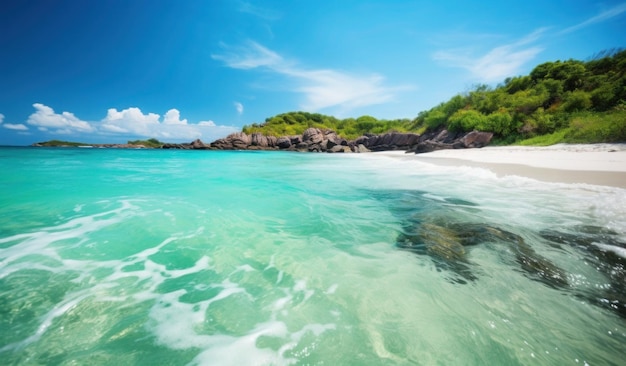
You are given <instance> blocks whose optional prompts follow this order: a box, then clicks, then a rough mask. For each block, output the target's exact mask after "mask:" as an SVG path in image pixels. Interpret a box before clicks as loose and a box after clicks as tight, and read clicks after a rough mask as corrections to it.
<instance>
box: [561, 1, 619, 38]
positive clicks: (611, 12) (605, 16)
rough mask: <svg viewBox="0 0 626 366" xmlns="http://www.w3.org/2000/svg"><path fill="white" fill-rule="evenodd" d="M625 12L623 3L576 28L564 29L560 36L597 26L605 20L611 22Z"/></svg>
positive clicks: (579, 24)
mask: <svg viewBox="0 0 626 366" xmlns="http://www.w3.org/2000/svg"><path fill="white" fill-rule="evenodd" d="M624 12H626V3H622V4H620V5H617V6H614V7H613V8H611V9H609V10H606V11H603V12H602V13H600V14H598V15H596V16H593V17H591V18H589V19H587V20H585V21H583V22H581V23H578V24H576V25H574V26H571V27H569V28H565V29H563V30H562V31H561V32H559V33H560V34H566V33H571V32H575V31H577V30H579V29H581V28H585V27H588V26H590V25H593V24H596V23H600V22H603V21H605V20H609V19H611V18H614V17H616V16H619V15H621V14H623V13H624Z"/></svg>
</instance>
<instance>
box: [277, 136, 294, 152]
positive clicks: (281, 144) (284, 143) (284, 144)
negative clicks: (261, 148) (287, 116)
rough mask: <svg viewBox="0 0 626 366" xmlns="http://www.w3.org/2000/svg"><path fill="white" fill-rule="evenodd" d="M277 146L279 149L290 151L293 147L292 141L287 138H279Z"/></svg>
mask: <svg viewBox="0 0 626 366" xmlns="http://www.w3.org/2000/svg"><path fill="white" fill-rule="evenodd" d="M276 146H278V148H279V149H288V148H290V147H291V139H290V138H289V137H287V136H283V137H279V138H278V139H277V140H276Z"/></svg>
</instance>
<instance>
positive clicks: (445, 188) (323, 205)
mask: <svg viewBox="0 0 626 366" xmlns="http://www.w3.org/2000/svg"><path fill="white" fill-rule="evenodd" d="M0 172H1V173H0V202H1V203H2V204H1V205H0V360H1V362H0V363H2V364H6V365H17V364H19V365H44V364H45V365H87V364H88V365H99V364H101V365H108V364H118V365H132V364H138V365H185V364H191V365H289V364H295V365H321V364H326V365H381V364H385V365H415V364H417V365H453V364H458V365H484V364H492V365H496V364H500V365H531V364H533V365H534V364H540V365H548V364H551V365H564V364H571V365H577V364H580V365H584V364H589V365H601V364H602V365H607V364H615V365H617V364H620V363H622V362H623V357H624V349H626V348H625V346H626V316H625V315H624V307H623V306H624V304H623V300H624V298H626V290H625V289H624V286H625V285H624V265H625V264H626V259H624V257H625V256H626V254H625V252H626V249H624V244H623V243H625V242H626V219H625V218H626V190H621V189H617V188H609V187H599V186H589V185H566V184H552V183H541V182H537V181H533V180H530V179H525V178H518V177H503V178H498V177H496V176H495V175H493V174H492V173H490V172H488V171H485V170H481V169H475V168H466V167H462V168H458V167H457V168H453V167H438V166H434V165H429V164H424V163H420V162H417V161H414V160H407V159H401V158H393V157H385V156H380V155H375V154H346V155H340V154H333V155H328V154H297V153H293V154H292V153H284V152H215V151H171V150H166V151H160V150H99V149H45V148H37V149H35V148H0ZM459 243H461V244H462V245H461V244H459ZM463 245H464V246H463ZM442 248H443V249H442Z"/></svg>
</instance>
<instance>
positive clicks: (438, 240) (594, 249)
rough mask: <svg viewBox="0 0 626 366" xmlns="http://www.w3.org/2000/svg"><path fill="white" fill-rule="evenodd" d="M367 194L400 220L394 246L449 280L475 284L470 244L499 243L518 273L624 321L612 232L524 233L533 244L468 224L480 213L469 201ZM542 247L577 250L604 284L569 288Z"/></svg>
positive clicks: (619, 245)
mask: <svg viewBox="0 0 626 366" xmlns="http://www.w3.org/2000/svg"><path fill="white" fill-rule="evenodd" d="M370 194H371V196H373V197H375V198H377V199H379V200H382V201H384V202H385V205H386V206H387V207H388V208H389V210H390V211H391V212H392V213H393V214H394V215H395V216H397V217H398V218H399V219H400V220H401V224H402V230H401V232H400V233H398V235H397V238H396V246H397V247H398V248H400V249H402V250H408V251H411V252H413V253H415V254H418V255H422V256H428V257H430V258H431V259H432V260H433V262H434V263H435V266H436V267H437V268H438V269H440V270H444V271H446V272H447V273H448V276H449V278H450V280H451V281H452V282H455V283H467V282H469V281H476V280H479V277H480V273H481V271H480V267H479V266H478V265H477V264H476V263H474V262H473V261H472V249H471V248H472V247H473V246H478V245H484V244H489V245H501V246H502V248H506V250H503V251H502V252H501V253H502V254H504V256H503V257H502V258H503V259H504V260H505V261H510V262H511V264H512V266H513V267H512V270H516V267H517V268H519V270H517V271H519V272H521V273H523V274H524V275H525V276H526V277H528V278H530V279H532V280H534V281H537V282H541V283H542V284H545V285H547V286H549V287H551V288H554V289H558V290H560V291H567V292H569V293H571V294H572V295H573V296H575V297H578V298H580V299H582V300H584V301H588V302H589V303H592V304H595V305H597V306H599V307H602V308H605V309H608V310H611V311H613V312H616V313H617V314H618V315H619V316H621V317H623V318H626V243H625V242H624V241H623V238H622V237H620V235H619V234H617V233H616V232H614V231H611V230H608V229H606V228H602V227H595V226H578V227H570V228H567V229H565V230H563V229H562V230H556V229H553V230H542V231H540V232H537V233H525V236H527V237H528V236H531V237H534V238H536V239H537V240H538V241H537V242H533V245H531V244H530V243H528V242H527V241H526V240H525V239H524V237H523V236H522V235H519V234H516V233H514V232H513V231H510V230H506V229H503V228H502V227H498V226H497V225H494V224H491V223H477V222H475V221H474V220H472V217H475V215H476V214H480V210H479V206H478V205H476V204H474V203H472V202H468V201H465V200H459V199H452V198H441V197H437V198H431V196H430V195H429V194H428V193H427V192H422V191H417V190H397V191H393V190H391V191H372V192H370ZM463 217H465V219H463ZM451 218H458V221H454V219H452V220H453V221H451ZM541 244H545V245H546V248H550V247H551V248H553V249H554V250H559V251H562V252H571V251H575V252H576V256H577V257H580V258H581V260H582V261H584V262H585V267H588V266H590V267H591V268H593V269H595V270H596V271H598V273H599V274H600V275H602V276H604V277H605V278H606V281H605V282H604V281H602V280H600V282H598V283H588V282H584V283H582V284H581V283H578V282H577V283H574V284H570V283H569V281H568V280H569V279H570V278H574V277H573V276H578V275H577V274H568V273H567V272H566V271H565V270H564V269H563V268H561V267H560V266H558V265H557V264H555V263H554V262H553V261H551V260H549V259H548V258H545V257H544V256H542V255H540V254H538V253H537V251H536V250H535V248H534V247H536V246H537V245H541ZM506 253H509V255H510V257H508V256H507V255H506ZM507 258H508V259H507ZM494 275H496V276H497V274H494Z"/></svg>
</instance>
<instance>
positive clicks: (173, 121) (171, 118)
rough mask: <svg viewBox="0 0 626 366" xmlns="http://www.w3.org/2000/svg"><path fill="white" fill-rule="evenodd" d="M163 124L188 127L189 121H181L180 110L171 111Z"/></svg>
mask: <svg viewBox="0 0 626 366" xmlns="http://www.w3.org/2000/svg"><path fill="white" fill-rule="evenodd" d="M163 123H165V124H166V125H186V124H187V119H183V120H181V119H180V112H179V111H178V109H170V110H169V111H167V112H166V113H165V116H163Z"/></svg>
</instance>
